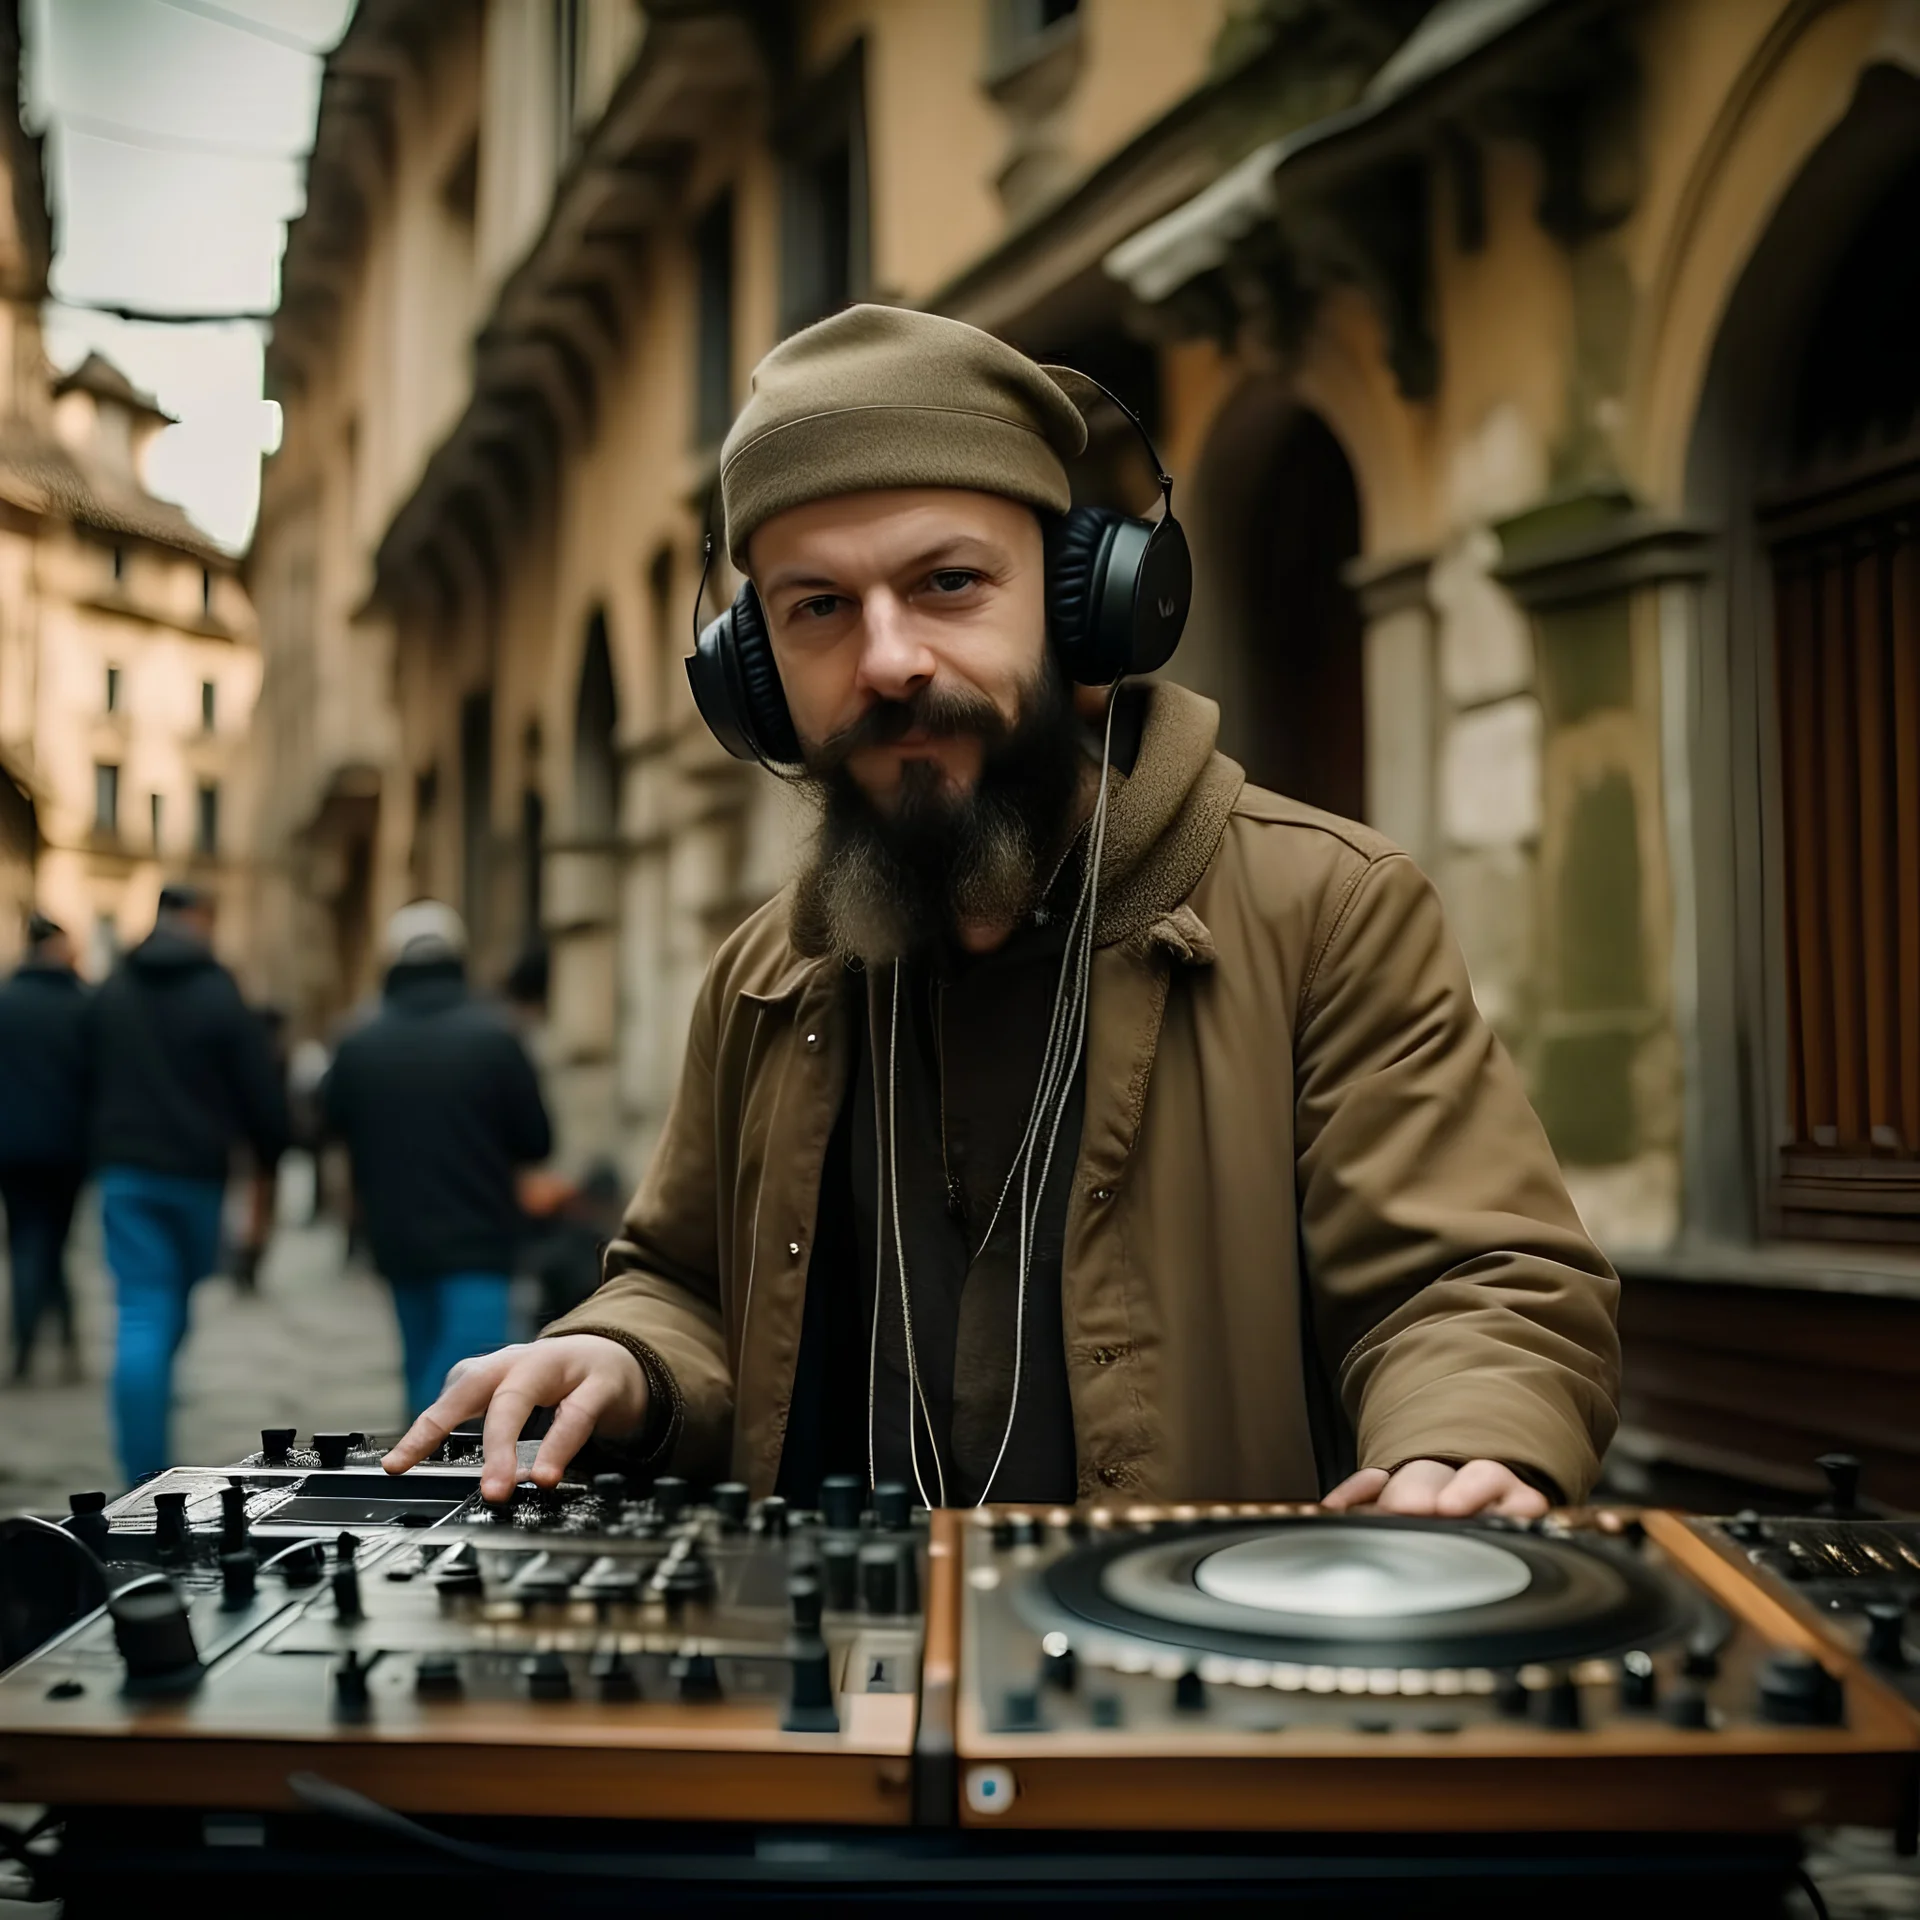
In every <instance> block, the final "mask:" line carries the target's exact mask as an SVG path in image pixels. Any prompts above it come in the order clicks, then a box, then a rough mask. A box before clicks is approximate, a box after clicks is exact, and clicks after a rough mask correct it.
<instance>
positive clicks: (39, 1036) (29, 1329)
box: [0, 913, 92, 1380]
mask: <svg viewBox="0 0 1920 1920" xmlns="http://www.w3.org/2000/svg"><path fill="white" fill-rule="evenodd" d="M87 1001H88V995H87V990H86V988H85V987H84V986H82V985H81V983H80V976H79V975H78V974H77V973H75V972H74V970H73V942H72V941H71V940H70V939H68V937H67V934H66V931H65V929H64V928H62V927H60V926H58V925H57V924H56V923H55V922H53V921H52V920H49V919H47V918H46V917H45V915H43V914H38V913H36V914H35V915H34V916H33V918H32V920H31V921H30V922H29V923H28V927H27V957H26V959H25V961H24V962H23V963H22V964H21V966H20V969H19V971H18V972H16V973H15V974H14V976H13V977H12V978H11V979H10V980H9V981H7V983H6V984H5V985H4V986H0V1199H4V1200H5V1202H6V1208H7V1259H8V1266H9V1270H10V1274H11V1286H12V1297H13V1377H14V1378H15V1379H16V1380H24V1379H26V1377H27V1375H28V1373H29V1371H30V1370H31V1368H32V1365H33V1347H34V1341H35V1338H36V1337H37V1335H38V1333H39V1331H40V1323H41V1320H42V1319H43V1318H44V1317H45V1316H46V1315H47V1314H48V1313H51V1314H52V1315H53V1316H54V1318H55V1319H56V1320H58V1321H59V1323H60V1338H61V1343H62V1345H63V1346H64V1348H65V1350H66V1355H67V1366H68V1369H69V1371H72V1370H73V1369H74V1367H75V1366H76V1364H77V1360H76V1355H75V1349H74V1334H73V1300H72V1296H71V1295H70V1294H69V1293H68V1291H67V1232H68V1229H69V1228H70V1227H71V1226H72V1224H73V1205H74V1201H75V1200H76V1199H78V1197H79V1194H80V1185H81V1182H82V1181H83V1180H84V1179H85V1177H86V1170H87V1105H88V1091H89V1086H90V1083H91V1073H92V1069H91V1063H90V1062H89V1060H88V1055H87Z"/></svg>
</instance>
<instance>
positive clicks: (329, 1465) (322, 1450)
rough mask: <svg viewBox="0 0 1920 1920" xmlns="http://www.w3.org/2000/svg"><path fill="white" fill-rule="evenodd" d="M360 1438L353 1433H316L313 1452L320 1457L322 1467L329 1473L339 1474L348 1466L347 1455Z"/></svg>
mask: <svg viewBox="0 0 1920 1920" xmlns="http://www.w3.org/2000/svg"><path fill="white" fill-rule="evenodd" d="M359 1437H360V1436H359V1435H358V1434H353V1433H316V1434H315V1435H314V1436H313V1450H314V1452H315V1453H317V1454H318V1455H319V1456H320V1465H321V1466H322V1467H323V1468H324V1469H325V1470H326V1471H327V1472H328V1473H338V1472H339V1471H340V1469H341V1468H342V1467H344V1466H345V1465H346V1464H347V1455H348V1454H349V1453H351V1452H352V1451H353V1443H354V1441H355V1440H357V1439H358V1438H359Z"/></svg>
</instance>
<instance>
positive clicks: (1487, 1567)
mask: <svg viewBox="0 0 1920 1920" xmlns="http://www.w3.org/2000/svg"><path fill="white" fill-rule="evenodd" d="M1121 1571H1122V1569H1121V1568H1118V1567H1116V1568H1114V1569H1112V1570H1111V1572H1110V1574H1109V1584H1110V1586H1111V1582H1112V1575H1113V1574H1115V1573H1120V1572H1121ZM1193 1583H1194V1585H1195V1586H1196V1587H1198V1588H1199V1589H1200V1591H1201V1592H1202V1593H1205V1594H1210V1595H1211V1596H1212V1597H1213V1598H1214V1599H1216V1600H1224V1601H1225V1602H1227V1604H1228V1605H1230V1606H1236V1607H1247V1608H1250V1609H1252V1610H1253V1611H1255V1612H1258V1613H1271V1614H1286V1615H1289V1616H1291V1617H1292V1618H1294V1619H1300V1620H1406V1619H1413V1618H1419V1617H1421V1616H1423V1615H1426V1614H1435V1613H1458V1612H1460V1611H1462V1610H1463V1609H1465V1608H1468V1607H1488V1606H1493V1605H1494V1604H1495V1603H1497V1602H1499V1601H1502V1600H1511V1599H1513V1598H1514V1597H1515V1596H1516V1595H1518V1594H1522V1593H1524V1592H1526V1590H1527V1588H1528V1587H1529V1586H1531V1585H1532V1584H1533V1573H1532V1570H1531V1569H1530V1568H1529V1567H1528V1565H1527V1563H1526V1562H1525V1561H1524V1560H1522V1559H1521V1558H1520V1556H1519V1555H1518V1554H1517V1553H1510V1552H1508V1551H1507V1549H1506V1548H1505V1547H1501V1546H1496V1545H1495V1544H1494V1543H1493V1542H1491V1541H1489V1540H1482V1539H1475V1538H1473V1537H1471V1536H1470V1535H1465V1534H1447V1533H1437V1532H1436V1533H1396V1532H1387V1531H1385V1530H1380V1531H1371V1532H1363V1531H1360V1530H1358V1529H1355V1528H1352V1527H1339V1526H1330V1527H1329V1526H1312V1525H1307V1526H1295V1527H1289V1528H1288V1529H1287V1530H1286V1531H1285V1532H1283V1533H1275V1534H1270V1535H1267V1536H1265V1537H1262V1538H1258V1539H1252V1540H1241V1541H1239V1542H1238V1543H1236V1544H1235V1545H1233V1546H1230V1547H1222V1548H1220V1550H1219V1551H1218V1552H1216V1553H1210V1554H1208V1555H1207V1556H1206V1557H1205V1558H1204V1559H1202V1560H1201V1561H1200V1562H1199V1563H1198V1564H1197V1565H1196V1566H1195V1567H1194V1569H1193ZM1166 1599H1167V1597H1166V1595H1165V1593H1164V1592H1162V1593H1159V1594H1157V1595H1155V1596H1154V1604H1155V1605H1156V1606H1157V1607H1159V1608H1160V1609H1161V1610H1163V1611H1164V1610H1165V1608H1166Z"/></svg>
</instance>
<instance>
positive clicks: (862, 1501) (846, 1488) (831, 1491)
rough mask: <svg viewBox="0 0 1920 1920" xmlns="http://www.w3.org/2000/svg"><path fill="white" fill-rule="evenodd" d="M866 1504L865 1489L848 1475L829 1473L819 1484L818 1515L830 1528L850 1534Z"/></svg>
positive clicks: (858, 1521)
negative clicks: (819, 1514)
mask: <svg viewBox="0 0 1920 1920" xmlns="http://www.w3.org/2000/svg"><path fill="white" fill-rule="evenodd" d="M866 1504H867V1490H866V1488H865V1487H864V1486H862V1485H861V1483H860V1482H859V1481H858V1480H856V1479H855V1478H854V1477H853V1475H852V1474H850V1473H830V1474H828V1475H827V1477H826V1478H825V1479H824V1480H822V1481H821V1482H820V1513H821V1517H822V1518H823V1519H824V1520H825V1521H826V1523H827V1525H828V1526H830V1527H835V1528H838V1529H839V1530H840V1531H841V1532H843V1533H850V1532H851V1531H852V1530H853V1529H854V1528H855V1527H857V1526H858V1525H859V1524H860V1509H861V1508H862V1507H864V1506H865V1505H866Z"/></svg>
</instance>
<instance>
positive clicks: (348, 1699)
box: [333, 1647, 372, 1720]
mask: <svg viewBox="0 0 1920 1920" xmlns="http://www.w3.org/2000/svg"><path fill="white" fill-rule="evenodd" d="M371 1665H372V1662H371V1661H368V1662H366V1663H364V1664H363V1663H362V1661H361V1659H360V1656H359V1654H358V1653H356V1652H355V1651H354V1649H353V1648H352V1647H349V1648H348V1649H347V1650H346V1652H345V1653H343V1654H342V1655H341V1656H340V1662H339V1664H338V1665H337V1666H336V1667H335V1668H334V1670H333V1710H334V1713H335V1714H336V1715H337V1716H338V1717H339V1718H340V1719H342V1720H364V1719H365V1718H366V1717H367V1712H368V1709H369V1708H370V1707H371V1705H372V1701H371V1699H370V1697H369V1694H368V1690H367V1671H368V1668H369V1667H370V1666H371Z"/></svg>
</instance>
